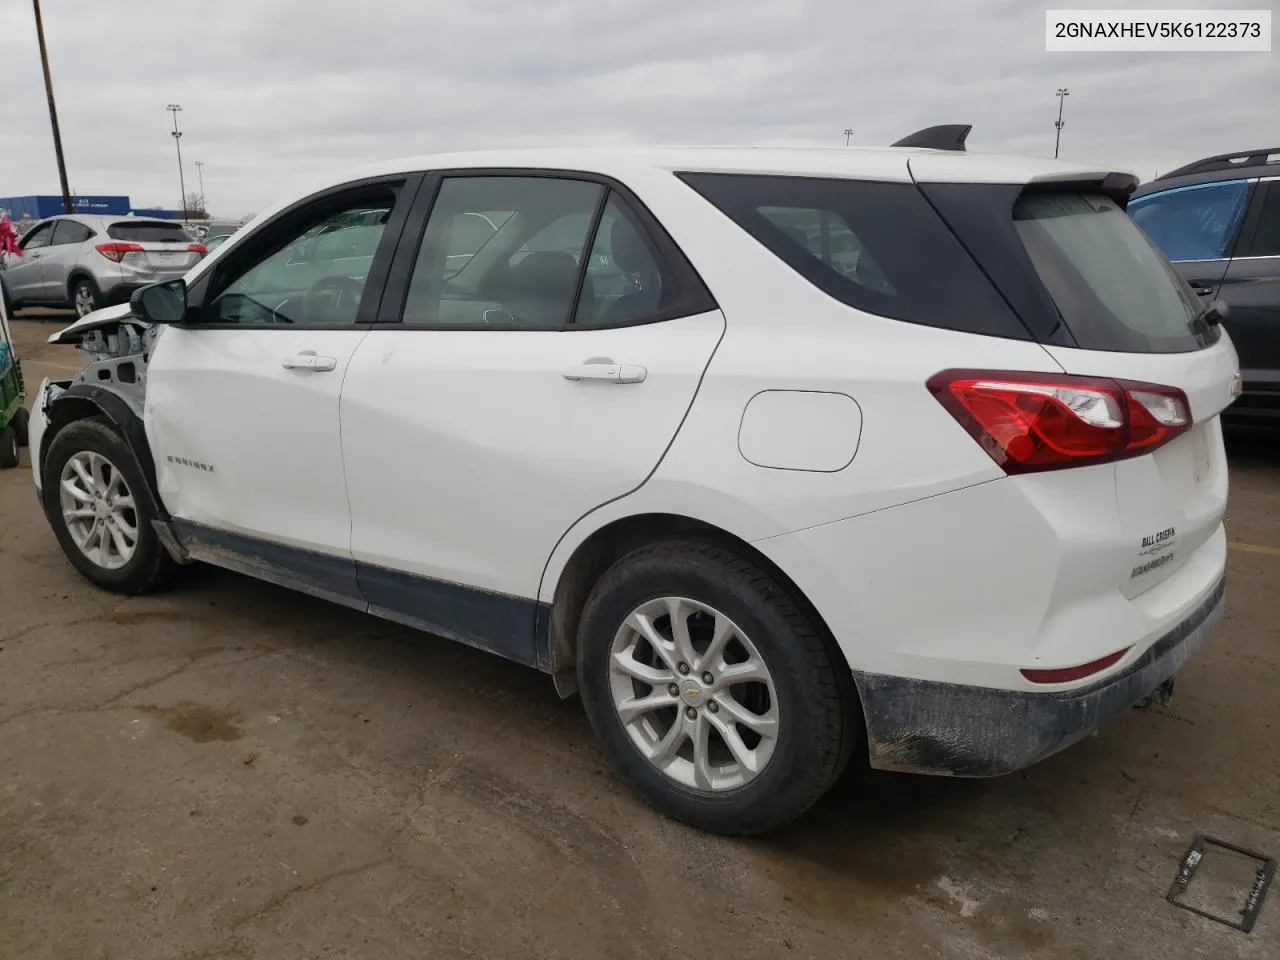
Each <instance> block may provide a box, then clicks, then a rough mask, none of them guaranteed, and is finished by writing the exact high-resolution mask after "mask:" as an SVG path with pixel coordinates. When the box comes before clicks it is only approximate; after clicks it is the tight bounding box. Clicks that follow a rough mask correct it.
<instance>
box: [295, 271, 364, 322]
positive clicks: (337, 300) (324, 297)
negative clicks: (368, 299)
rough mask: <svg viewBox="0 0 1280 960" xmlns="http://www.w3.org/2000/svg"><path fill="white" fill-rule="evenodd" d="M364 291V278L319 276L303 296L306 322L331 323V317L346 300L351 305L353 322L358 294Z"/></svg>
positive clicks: (357, 304) (357, 308)
mask: <svg viewBox="0 0 1280 960" xmlns="http://www.w3.org/2000/svg"><path fill="white" fill-rule="evenodd" d="M363 291H364V280H355V279H352V278H351V277H344V276H341V275H338V276H332V277H321V278H320V279H319V280H317V281H316V282H315V283H313V284H312V285H311V287H310V288H309V289H308V290H307V292H306V294H305V295H304V297H303V300H302V303H303V307H304V315H305V316H306V318H307V322H308V323H318V322H319V323H325V322H328V323H332V322H335V321H334V320H331V319H325V320H321V319H319V318H320V317H325V316H326V315H328V316H329V317H332V316H333V315H334V314H336V313H337V312H338V310H339V309H341V308H342V307H343V306H345V305H346V304H347V303H348V302H349V303H350V304H351V305H352V308H351V320H350V322H352V323H354V322H355V319H356V311H357V310H359V309H360V294H361V293H362V292H363Z"/></svg>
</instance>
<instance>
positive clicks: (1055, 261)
mask: <svg viewBox="0 0 1280 960" xmlns="http://www.w3.org/2000/svg"><path fill="white" fill-rule="evenodd" d="M1013 220H1014V226H1015V228H1016V229H1017V232H1018V236H1019V238H1020V239H1021V240H1022V245H1023V246H1024V247H1025V248H1026V251H1027V255H1028V256H1029V257H1030V258H1031V263H1032V265H1033V266H1034V267H1035V271H1036V273H1037V274H1039V277H1040V281H1041V283H1043V284H1044V286H1045V289H1046V290H1047V291H1048V292H1049V296H1050V297H1051V298H1052V299H1053V303H1054V306H1055V307H1056V308H1057V311H1058V314H1059V315H1060V317H1061V319H1062V322H1063V323H1064V324H1065V325H1066V327H1067V328H1068V329H1069V330H1070V332H1071V335H1072V337H1073V338H1074V339H1075V341H1076V343H1077V344H1078V345H1079V346H1081V347H1084V348H1085V349H1087V350H1119V351H1123V352H1128V353H1178V352H1183V351H1188V350H1195V349H1198V348H1199V347H1201V346H1203V345H1204V344H1205V343H1206V342H1209V341H1210V339H1216V337H1215V336H1213V335H1212V334H1211V333H1210V330H1211V328H1210V327H1209V326H1208V324H1206V323H1205V322H1204V321H1203V320H1202V319H1201V314H1202V312H1203V309H1204V304H1203V303H1202V302H1201V301H1200V298H1199V297H1197V296H1196V295H1195V293H1194V292H1192V290H1191V288H1190V287H1189V286H1188V285H1187V284H1186V282H1185V281H1184V280H1182V279H1181V277H1179V276H1178V273H1177V272H1176V271H1175V270H1174V268H1173V266H1172V265H1171V264H1170V263H1169V261H1168V259H1167V258H1166V257H1165V256H1164V255H1163V254H1161V252H1160V251H1159V249H1158V248H1156V247H1155V245H1154V244H1153V243H1152V242H1151V240H1150V239H1148V237H1147V236H1146V235H1145V234H1144V233H1143V232H1142V231H1141V230H1140V229H1138V227H1137V226H1136V225H1135V224H1134V221H1133V220H1131V219H1130V218H1129V217H1128V216H1126V214H1125V212H1124V211H1123V210H1121V209H1120V207H1119V206H1117V205H1116V203H1115V202H1114V201H1113V200H1111V199H1110V198H1108V197H1105V196H1102V195H1100V194H1087V193H1069V192H1062V193H1057V192H1055V193H1028V194H1024V195H1022V196H1021V197H1019V198H1018V200H1017V202H1016V203H1014V205H1013Z"/></svg>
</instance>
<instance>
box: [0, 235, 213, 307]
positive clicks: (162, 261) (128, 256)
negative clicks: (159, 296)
mask: <svg viewBox="0 0 1280 960" xmlns="http://www.w3.org/2000/svg"><path fill="white" fill-rule="evenodd" d="M19 246H21V247H22V256H21V257H9V258H7V261H6V263H5V271H4V282H5V286H6V287H7V288H8V290H9V296H10V297H11V298H12V300H13V304H14V308H15V309H16V308H18V307H24V306H36V305H39V306H71V307H74V308H75V311H76V314H77V315H78V316H81V317H83V316H84V315H85V314H87V313H90V312H92V311H94V310H96V309H98V308H99V307H103V306H106V305H108V304H111V303H119V302H121V301H123V300H127V299H128V298H129V296H130V294H132V293H133V291H134V290H136V289H138V288H139V287H144V286H146V285H147V284H149V283H156V282H158V281H163V280H172V279H174V278H176V277H180V276H182V275H183V274H184V273H186V272H187V271H188V270H190V269H191V268H192V267H193V266H195V265H196V263H198V262H199V260H200V258H201V257H203V256H204V255H205V248H204V246H203V245H201V244H199V243H196V242H195V241H193V240H192V239H191V236H190V235H189V234H188V233H187V232H186V230H184V229H183V227H182V224H180V223H175V222H173V221H171V220H153V219H149V218H146V217H103V216H88V215H83V216H82V215H79V214H76V215H73V216H66V217H52V218H50V219H48V220H45V221H42V222H41V223H39V224H37V225H36V226H34V227H32V228H31V229H30V230H29V231H27V233H26V235H25V236H23V237H22V239H21V240H20V241H19Z"/></svg>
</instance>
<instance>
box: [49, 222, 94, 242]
mask: <svg viewBox="0 0 1280 960" xmlns="http://www.w3.org/2000/svg"><path fill="white" fill-rule="evenodd" d="M92 236H93V231H92V230H90V229H89V228H88V227H86V226H85V225H84V224H83V223H76V221H74V220H59V221H58V225H57V227H56V228H55V230H54V232H53V243H54V245H55V246H61V245H62V244H64V243H84V242H85V241H86V240H88V239H89V238H90V237H92Z"/></svg>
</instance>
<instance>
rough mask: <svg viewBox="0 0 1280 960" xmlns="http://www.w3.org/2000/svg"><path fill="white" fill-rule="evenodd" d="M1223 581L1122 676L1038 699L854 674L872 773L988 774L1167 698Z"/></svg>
mask: <svg viewBox="0 0 1280 960" xmlns="http://www.w3.org/2000/svg"><path fill="white" fill-rule="evenodd" d="M1225 592H1226V582H1225V579H1223V580H1219V581H1218V583H1217V584H1216V585H1215V586H1214V588H1213V590H1212V591H1211V592H1210V593H1209V595H1208V596H1207V597H1206V598H1205V600H1204V601H1203V602H1202V603H1201V604H1200V605H1199V606H1198V607H1197V608H1196V609H1195V610H1194V611H1193V612H1192V613H1191V614H1190V615H1189V616H1188V617H1186V618H1185V619H1184V620H1183V621H1182V622H1181V623H1180V624H1178V626H1176V627H1175V628H1174V629H1172V630H1170V631H1169V632H1168V633H1167V634H1165V635H1164V636H1163V637H1161V638H1160V639H1159V640H1158V641H1157V642H1156V643H1155V644H1153V645H1152V646H1151V648H1150V649H1149V650H1147V652H1146V653H1145V654H1143V655H1142V656H1141V657H1140V658H1138V660H1137V661H1135V662H1134V663H1133V664H1132V665H1131V666H1130V667H1129V668H1128V669H1126V670H1124V671H1123V672H1121V673H1120V674H1118V675H1117V676H1114V677H1108V678H1107V679H1105V680H1101V681H1099V682H1098V683H1096V684H1092V685H1090V686H1087V687H1084V688H1082V689H1078V690H1069V691H1064V692H1056V693H1037V692H1029V691H1019V690H1001V689H995V688H986V687H975V686H966V685H963V684H953V683H939V682H935V681H929V680H912V679H908V678H905V677H891V676H883V675H879V674H869V673H855V679H856V681H857V685H858V693H859V695H860V696H861V698H862V703H863V710H864V713H865V715H866V723H867V741H868V749H869V751H870V759H871V766H873V767H875V768H877V769H880V770H896V771H901V772H905V773H924V774H936V775H942V776H953V777H996V776H1002V775H1004V774H1008V773H1013V772H1014V771H1017V770H1021V769H1023V768H1025V767H1029V766H1031V765H1032V764H1034V763H1038V762H1039V761H1041V760H1044V759H1045V758H1046V757H1049V756H1052V755H1053V754H1055V753H1057V752H1058V751H1059V750H1063V749H1065V748H1066V747H1069V746H1071V745H1072V744H1073V743H1076V742H1077V741H1079V740H1082V739H1084V738H1085V737H1087V736H1088V735H1089V734H1091V733H1093V732H1094V731H1095V730H1097V729H1098V727H1100V726H1101V725H1102V724H1104V723H1106V722H1107V721H1108V720H1110V719H1112V718H1113V717H1115V716H1116V715H1118V714H1120V713H1121V712H1123V711H1124V710H1127V709H1129V708H1130V707H1135V706H1143V705H1145V704H1146V703H1148V702H1149V701H1151V700H1153V699H1156V700H1158V699H1160V698H1161V697H1162V695H1165V694H1167V690H1168V685H1169V681H1170V679H1171V678H1172V677H1173V675H1174V673H1176V672H1177V671H1178V670H1179V669H1181V668H1182V666H1183V665H1184V664H1186V663H1187V661H1188V660H1190V659H1191V657H1192V656H1193V655H1194V654H1195V653H1196V652H1197V651H1199V650H1200V648H1201V647H1203V646H1204V644H1205V643H1206V642H1207V641H1208V639H1209V637H1210V635H1211V634H1212V633H1213V630H1214V628H1215V627H1216V626H1217V624H1218V622H1219V620H1221V618H1222V616H1223V613H1224V611H1225Z"/></svg>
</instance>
